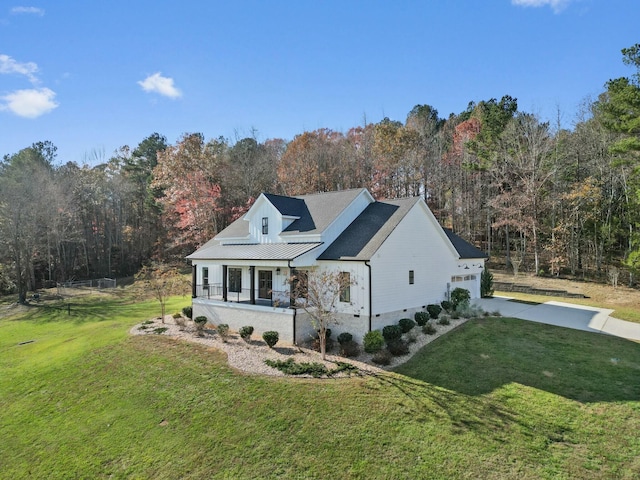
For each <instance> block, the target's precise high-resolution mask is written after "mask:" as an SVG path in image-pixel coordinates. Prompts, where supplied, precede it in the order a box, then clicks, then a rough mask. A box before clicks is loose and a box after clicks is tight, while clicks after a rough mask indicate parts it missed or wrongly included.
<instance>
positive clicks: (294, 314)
mask: <svg viewBox="0 0 640 480" xmlns="http://www.w3.org/2000/svg"><path fill="white" fill-rule="evenodd" d="M287 268H288V269H289V277H291V260H287ZM292 305H293V306H292ZM289 308H291V309H293V344H294V345H296V317H297V315H298V309H297V308H296V307H295V303H294V301H293V298H292V297H291V292H289Z"/></svg>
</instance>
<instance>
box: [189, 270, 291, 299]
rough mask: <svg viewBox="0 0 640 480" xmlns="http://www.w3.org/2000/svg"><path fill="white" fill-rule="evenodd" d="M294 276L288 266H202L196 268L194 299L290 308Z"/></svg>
mask: <svg viewBox="0 0 640 480" xmlns="http://www.w3.org/2000/svg"><path fill="white" fill-rule="evenodd" d="M198 269H200V271H199V272H198ZM292 272H295V270H294V269H291V268H289V267H288V266H287V265H282V266H278V265H239V264H222V265H215V264H206V265H205V264H202V265H200V266H194V267H193V282H192V297H193V298H194V299H195V298H198V299H206V300H213V301H220V302H231V303H245V304H250V305H261V306H270V307H281V308H287V307H289V306H291V305H293V304H294V302H293V301H292V299H291V297H290V288H289V278H290V276H291V274H292Z"/></svg>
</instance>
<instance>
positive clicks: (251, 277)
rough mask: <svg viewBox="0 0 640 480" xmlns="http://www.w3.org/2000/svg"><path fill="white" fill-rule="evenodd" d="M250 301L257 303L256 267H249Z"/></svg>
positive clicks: (252, 303) (253, 303)
mask: <svg viewBox="0 0 640 480" xmlns="http://www.w3.org/2000/svg"><path fill="white" fill-rule="evenodd" d="M249 302H250V303H251V305H255V304H256V267H254V266H253V265H252V266H250V267H249Z"/></svg>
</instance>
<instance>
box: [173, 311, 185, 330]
mask: <svg viewBox="0 0 640 480" xmlns="http://www.w3.org/2000/svg"><path fill="white" fill-rule="evenodd" d="M174 319H175V320H174V321H175V323H176V325H177V326H178V327H180V331H182V330H184V327H185V326H186V325H187V323H186V319H185V318H184V317H183V316H182V315H180V316H179V317H174Z"/></svg>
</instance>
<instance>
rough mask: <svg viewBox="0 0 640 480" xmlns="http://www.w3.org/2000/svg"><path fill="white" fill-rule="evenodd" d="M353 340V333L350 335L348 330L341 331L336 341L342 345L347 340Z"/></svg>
mask: <svg viewBox="0 0 640 480" xmlns="http://www.w3.org/2000/svg"><path fill="white" fill-rule="evenodd" d="M352 340H353V335H351V334H350V333H348V332H342V333H341V334H340V335H338V343H339V344H340V345H344V344H345V343H347V342H350V341H352Z"/></svg>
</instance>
